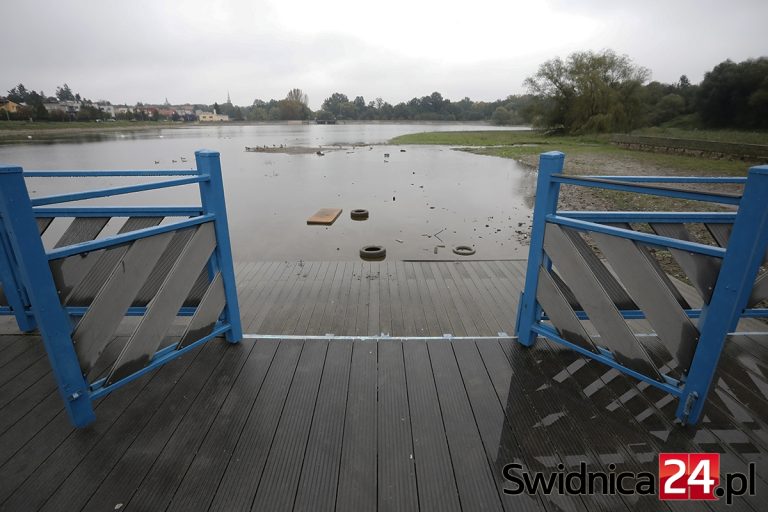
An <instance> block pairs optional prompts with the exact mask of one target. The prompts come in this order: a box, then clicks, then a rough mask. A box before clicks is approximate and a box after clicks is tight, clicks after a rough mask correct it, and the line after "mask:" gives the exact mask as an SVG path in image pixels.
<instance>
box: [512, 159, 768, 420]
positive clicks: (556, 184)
mask: <svg viewBox="0 0 768 512" xmlns="http://www.w3.org/2000/svg"><path fill="white" fill-rule="evenodd" d="M564 157H565V155H564V154H563V153H560V152H549V153H543V154H542V155H541V156H540V160H539V174H538V181H537V192H536V201H535V207H534V215H533V226H532V234H531V245H530V251H529V257H528V263H527V270H526V281H525V287H524V290H523V293H522V295H521V299H520V304H519V308H518V312H517V325H516V334H517V336H518V340H519V342H520V343H522V344H523V345H526V346H532V345H533V344H534V343H535V341H536V337H537V336H544V337H546V338H548V339H550V340H553V341H555V342H557V343H560V344H562V345H565V346H566V347H569V348H571V349H573V350H575V351H577V352H579V353H580V354H582V355H584V356H587V357H590V358H592V359H595V360H598V361H600V362H602V363H603V364H606V365H608V366H610V367H612V368H615V369H617V370H619V371H620V372H622V373H625V374H627V375H629V376H631V377H633V378H636V379H638V380H641V381H643V382H646V383H648V384H650V385H653V386H655V387H657V388H659V389H662V390H664V391H666V392H667V393H669V394H671V395H673V396H675V397H677V398H679V400H680V403H679V406H678V409H677V411H676V416H677V418H678V419H679V420H680V421H681V422H682V423H683V424H695V423H697V422H698V421H699V419H700V417H701V414H702V410H703V406H704V404H705V402H706V397H707V394H708V392H709V389H710V386H711V384H712V380H713V378H714V374H715V370H716V368H717V363H718V359H719V357H720V354H721V352H722V349H723V345H724V343H725V342H726V337H727V336H728V335H729V333H732V332H733V331H734V330H735V329H736V328H737V324H738V322H739V320H740V319H741V318H755V317H768V309H763V308H748V307H747V304H748V301H749V300H750V294H751V293H752V290H753V286H754V283H755V280H756V277H757V276H758V272H759V267H760V265H761V263H762V262H763V258H764V256H765V254H766V246H767V245H768V208H766V205H765V198H766V197H768V166H765V165H764V166H757V167H752V168H751V169H750V170H749V173H748V176H747V177H737V178H733V177H723V178H721V177H665V176H567V175H564V174H562V170H563V163H564ZM713 183H714V184H742V185H744V190H743V194H730V193H722V192H707V191H699V190H690V189H681V188H674V187H670V186H668V184H713ZM562 185H569V186H579V187H591V188H599V189H606V190H614V191H621V192H628V193H636V194H649V195H653V196H661V197H668V198H674V199H686V200H693V201H702V202H708V203H716V204H722V205H734V206H738V212H650V211H649V212H646V211H630V212H620V211H558V210H557V204H558V198H559V193H560V187H561V186H562ZM629 223H643V224H650V225H654V224H684V223H702V224H713V225H731V226H732V230H731V231H730V235H729V239H728V243H727V246H726V247H722V246H713V245H708V244H705V243H700V242H696V241H693V240H686V239H680V238H673V237H670V236H664V235H662V234H652V233H645V232H639V231H634V230H633V229H629V225H628V224H629ZM610 224H622V225H623V226H615V225H610ZM552 226H557V227H559V228H566V229H567V230H568V231H569V232H570V233H572V232H579V233H596V234H602V236H604V235H607V236H608V237H611V238H608V239H607V240H611V239H612V238H614V239H624V240H630V241H632V243H633V244H634V247H636V248H640V249H639V250H643V249H642V248H643V247H652V248H656V249H662V250H669V249H672V250H679V251H681V252H684V253H686V254H689V255H691V256H692V257H698V256H696V255H701V256H702V257H707V258H712V259H713V261H714V262H715V265H716V267H717V268H719V272H718V273H717V275H716V281H715V283H714V286H713V289H712V290H711V297H710V298H709V300H706V299H705V301H704V304H703V305H702V307H701V308H688V307H683V306H681V310H680V311H681V312H682V313H683V314H684V315H685V316H686V317H687V318H692V319H698V325H697V328H698V338H697V342H696V344H695V347H694V351H693V355H692V358H691V360H690V361H687V362H686V363H687V364H684V366H685V367H684V368H683V369H682V370H683V371H682V375H678V376H677V377H673V376H672V375H670V374H669V372H667V373H663V372H660V375H661V378H660V379H659V378H658V377H656V376H654V375H648V374H646V373H643V372H642V371H638V370H637V367H635V368H630V367H628V366H627V364H625V363H623V362H622V361H619V357H618V355H619V353H618V352H616V351H613V350H611V349H610V344H611V343H610V342H611V340H610V339H609V338H610V337H603V338H604V339H601V340H600V341H601V343H600V346H597V345H595V349H590V348H589V347H585V345H584V343H582V344H579V343H575V342H574V341H573V339H567V338H569V335H568V334H567V333H566V332H564V331H565V330H560V329H558V328H557V326H555V325H554V322H551V319H550V316H551V315H547V314H545V312H544V311H543V307H542V305H541V304H540V302H539V296H538V293H539V292H540V282H539V279H540V277H539V276H540V272H542V271H543V272H547V274H550V273H552V272H554V271H553V264H552V260H551V258H550V254H548V253H547V250H546V249H545V233H546V232H547V230H548V229H556V228H553V227H552ZM603 240H606V239H605V238H603ZM624 247H626V245H625V246H624ZM630 247H631V246H630ZM574 254H575V253H574ZM560 257H562V256H560ZM556 270H557V269H556ZM558 272H560V271H559V270H558ZM568 277H569V276H567V275H562V279H564V280H565V281H568V280H569V279H568ZM616 277H617V278H618V280H619V281H621V279H622V276H621V275H617V276H616ZM551 289H552V288H551V287H550V290H551ZM554 293H555V294H556V295H557V294H558V293H559V292H554ZM564 297H565V295H562V297H561V298H562V299H563V300H560V301H559V302H550V304H565V300H564ZM582 297H583V295H582ZM572 313H573V318H574V319H577V320H578V321H579V322H580V321H584V320H589V315H588V314H587V313H586V312H585V311H584V310H582V309H580V307H578V306H573V311H572ZM617 313H618V314H620V317H621V318H623V319H624V320H633V319H644V318H647V316H646V312H645V311H643V310H642V309H631V310H627V309H621V310H617ZM569 314H570V313H569ZM561 318H562V317H561ZM566 320H567V318H566ZM548 322H551V323H548ZM582 339H583V338H582ZM592 341H593V342H594V341H595V339H594V338H593V340H592ZM662 341H663V340H662ZM642 350H644V349H641V352H640V353H642ZM649 362H650V360H649Z"/></svg>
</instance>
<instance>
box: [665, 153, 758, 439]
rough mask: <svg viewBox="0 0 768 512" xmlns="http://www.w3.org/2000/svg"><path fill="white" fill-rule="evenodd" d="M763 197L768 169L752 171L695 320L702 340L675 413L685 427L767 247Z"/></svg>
mask: <svg viewBox="0 0 768 512" xmlns="http://www.w3.org/2000/svg"><path fill="white" fill-rule="evenodd" d="M766 197H768V165H762V166H757V167H752V168H751V169H750V170H749V175H748V177H747V183H746V185H745V186H744V195H743V196H742V199H741V202H740V204H739V212H738V214H737V216H736V220H735V221H734V223H733V231H732V233H731V237H730V239H729V240H728V248H727V250H726V253H725V258H724V259H723V263H722V266H721V267H720V274H719V275H718V278H717V283H716V284H715V289H714V291H713V293H712V298H711V299H710V302H709V305H705V306H704V307H703V308H702V312H701V317H700V319H699V331H700V332H701V338H700V339H699V342H698V345H697V346H696V353H695V355H694V357H693V362H692V363H691V369H690V371H689V372H688V376H687V379H686V381H685V386H684V388H683V393H682V395H681V396H680V404H679V405H678V408H677V414H676V416H677V417H678V419H680V420H681V421H682V422H683V423H684V424H695V423H697V422H698V421H699V418H700V416H701V412H702V410H703V408H704V404H705V402H706V400H707V394H708V393H709V388H710V386H711V384H712V380H713V378H714V376H715V371H716V370H717V363H718V361H719V359H720V353H721V352H722V350H723V345H724V344H725V340H726V336H727V335H728V333H729V332H730V331H731V330H732V329H733V328H734V327H735V325H736V324H737V322H738V320H739V317H740V316H741V313H742V311H743V310H744V308H745V307H746V306H747V301H748V300H749V296H750V294H751V293H752V287H753V285H754V282H755V277H756V276H757V272H758V270H759V268H760V265H761V264H762V262H763V257H764V256H765V251H766V246H768V208H766V207H765V198H766Z"/></svg>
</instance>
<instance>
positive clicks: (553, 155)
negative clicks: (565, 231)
mask: <svg viewBox="0 0 768 512" xmlns="http://www.w3.org/2000/svg"><path fill="white" fill-rule="evenodd" d="M564 161H565V155H564V154H563V153H561V152H560V151H550V152H548V153H542V154H541V155H540V156H539V176H538V179H537V180H536V201H535V203H534V208H533V225H532V227H531V245H530V249H529V250H528V266H527V269H526V272H525V288H524V289H523V293H522V295H521V296H520V304H519V306H518V310H517V325H516V326H515V334H516V335H517V337H518V341H519V342H520V343H522V344H523V345H525V346H527V347H530V346H531V345H533V343H534V342H535V341H536V334H535V333H534V332H533V331H531V328H532V327H533V326H534V325H535V324H536V323H537V322H538V321H539V320H540V319H541V308H540V307H539V305H538V302H537V301H536V290H537V289H538V287H539V267H540V266H541V265H545V266H546V265H547V261H546V256H545V255H544V228H545V227H546V219H547V215H549V214H553V213H555V212H556V211H557V199H558V196H559V194H560V184H559V183H553V182H552V179H551V176H552V175H553V174H557V173H560V172H562V171H563V163H564Z"/></svg>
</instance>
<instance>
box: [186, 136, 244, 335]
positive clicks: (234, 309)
mask: <svg viewBox="0 0 768 512" xmlns="http://www.w3.org/2000/svg"><path fill="white" fill-rule="evenodd" d="M195 161H196V162H197V169H198V171H199V172H200V174H201V175H202V176H206V177H208V180H207V181H203V182H201V183H200V200H201V202H202V205H203V210H204V211H205V213H212V214H214V215H215V216H216V220H215V222H214V223H215V230H216V250H215V252H214V257H215V259H216V261H217V263H218V266H219V271H220V272H221V277H222V280H223V283H224V294H225V296H226V299H227V305H226V307H225V308H224V317H225V320H226V322H227V323H229V325H230V326H231V328H230V330H229V331H227V333H226V338H227V341H229V342H230V343H237V342H238V341H240V340H241V339H242V338H243V328H242V325H241V322H240V307H239V306H238V301H237V288H236V286H235V269H234V264H233V262H232V246H231V245H230V240H229V224H228V222H227V206H226V202H225V201H224V181H223V179H222V177H221V161H220V159H219V152H218V151H209V150H200V151H196V152H195Z"/></svg>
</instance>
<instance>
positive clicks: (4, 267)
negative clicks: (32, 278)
mask: <svg viewBox="0 0 768 512" xmlns="http://www.w3.org/2000/svg"><path fill="white" fill-rule="evenodd" d="M16 268H17V265H16V262H15V261H14V259H13V255H12V253H11V248H10V242H9V240H8V233H6V228H5V227H4V225H3V223H2V222H0V282H1V283H3V294H4V295H5V299H6V300H7V301H8V306H9V307H10V308H11V311H12V312H13V316H15V317H16V325H18V326H19V330H20V331H22V332H30V331H34V330H35V328H36V327H37V325H36V324H35V319H34V317H32V316H29V315H27V307H28V306H29V301H28V300H26V297H25V294H24V291H23V289H22V286H21V283H20V282H19V279H18V275H17V274H18V271H17V270H16Z"/></svg>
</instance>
